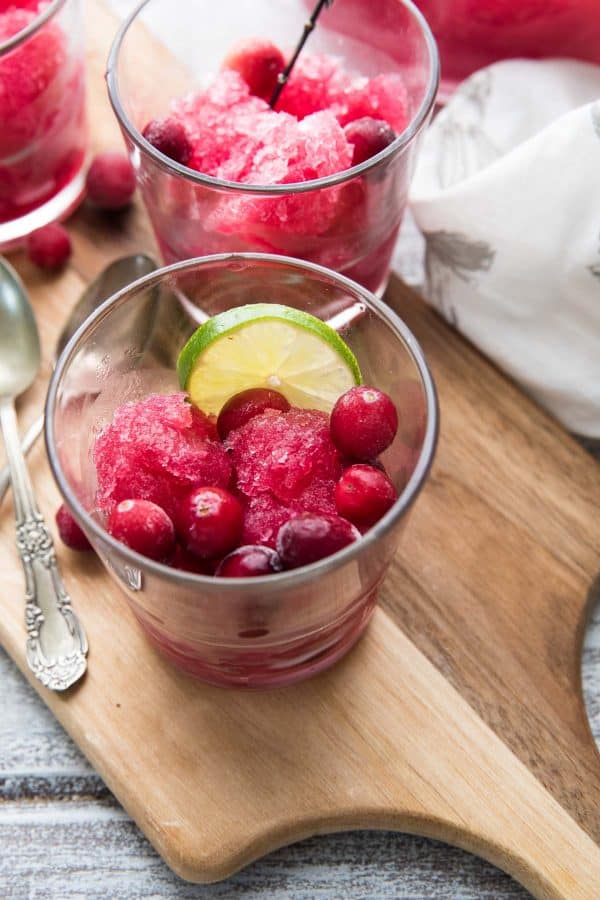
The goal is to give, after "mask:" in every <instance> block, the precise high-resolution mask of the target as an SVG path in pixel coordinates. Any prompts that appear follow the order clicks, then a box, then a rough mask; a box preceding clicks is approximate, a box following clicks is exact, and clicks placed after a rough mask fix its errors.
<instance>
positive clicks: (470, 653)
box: [0, 2, 600, 900]
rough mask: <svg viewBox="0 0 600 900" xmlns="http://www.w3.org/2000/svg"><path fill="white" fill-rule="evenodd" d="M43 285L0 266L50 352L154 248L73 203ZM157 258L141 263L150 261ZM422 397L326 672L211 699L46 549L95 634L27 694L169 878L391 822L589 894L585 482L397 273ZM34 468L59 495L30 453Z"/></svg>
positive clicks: (90, 570) (100, 40)
mask: <svg viewBox="0 0 600 900" xmlns="http://www.w3.org/2000/svg"><path fill="white" fill-rule="evenodd" d="M88 10H89V15H90V19H91V21H90V22H89V23H88V25H89V27H88V34H89V35H90V37H91V46H90V53H89V64H90V119H91V123H92V132H93V143H94V146H95V147H96V148H100V147H103V148H107V147H111V146H115V145H118V142H119V136H118V132H117V129H116V126H115V123H114V121H113V118H112V114H111V112H110V110H109V107H108V104H107V102H106V99H105V90H104V83H103V79H102V73H103V70H104V61H105V58H106V53H107V48H108V44H109V41H110V37H111V36H112V34H113V33H114V30H115V21H114V19H113V18H112V16H111V15H110V14H109V13H107V12H106V10H105V9H103V7H102V6H101V5H100V3H99V2H89V3H88ZM70 230H71V234H72V237H73V241H74V245H75V253H74V257H73V261H72V264H71V265H70V266H69V268H68V269H67V270H66V271H65V272H64V273H63V274H61V275H59V276H56V277H48V276H47V275H44V274H40V273H39V272H37V271H34V269H33V267H32V266H31V265H30V264H28V263H27V261H26V260H25V259H24V258H22V256H20V255H18V254H17V255H15V256H14V257H13V260H12V261H13V262H14V263H15V265H16V267H17V268H18V270H19V271H20V273H21V275H22V277H23V278H24V280H25V283H26V284H27V286H28V288H29V289H30V291H31V295H32V298H33V301H34V304H35V309H36V312H37V315H38V318H39V323H40V328H41V332H42V338H43V344H44V351H45V356H46V364H45V370H44V372H43V373H42V374H41V375H40V377H39V379H38V380H37V383H36V385H35V387H34V388H33V389H32V390H31V391H30V392H29V394H28V395H27V396H26V397H25V398H24V399H23V401H22V403H21V405H20V416H21V421H22V424H23V427H25V426H26V425H27V423H28V422H29V421H31V420H32V419H33V418H34V416H35V415H36V414H37V412H38V411H39V409H40V406H41V404H42V402H43V396H44V392H45V388H46V384H47V379H48V374H49V368H50V366H49V359H50V357H51V354H52V348H53V345H54V339H55V336H56V334H57V332H58V330H59V329H60V325H61V323H62V322H63V320H64V319H65V317H66V316H67V313H68V311H69V309H70V307H71V305H72V304H73V303H74V302H75V300H76V298H77V297H78V295H79V293H80V291H81V289H82V288H83V286H84V284H85V283H86V282H87V281H88V280H89V279H90V278H91V277H93V276H94V275H95V274H96V273H97V272H98V271H99V269H100V268H101V267H102V266H104V265H105V264H106V263H107V262H108V261H109V260H110V259H112V258H114V257H116V256H120V255H122V254H124V253H128V252H131V251H133V250H140V249H150V250H151V251H153V248H154V245H153V241H152V237H151V234H150V230H149V226H148V222H147V220H146V217H145V215H144V212H143V210H142V208H141V204H139V203H138V204H137V205H136V206H135V208H134V209H132V210H131V211H130V212H128V213H126V214H125V215H123V216H122V217H121V218H116V219H115V218H114V217H113V218H107V217H105V216H103V215H101V214H100V213H97V212H93V211H92V210H90V209H87V208H83V209H82V210H81V211H80V212H79V213H78V214H77V215H76V216H75V217H74V218H73V219H72V222H71V229H70ZM153 252H154V251H153ZM387 300H388V302H389V303H390V304H391V305H392V306H393V307H394V308H395V309H396V310H397V311H398V312H399V313H400V314H401V315H402V316H403V317H404V319H405V320H406V321H407V323H408V325H409V326H410V327H411V328H412V330H413V331H414V332H415V334H416V335H417V337H418V339H419V341H420V342H421V344H422V346H423V348H424V350H425V353H426V354H427V356H428V359H429V361H430V363H431V366H432V369H433V372H434V375H435V378H436V380H437V384H438V386H439V391H440V401H441V410H442V435H441V442H440V447H439V453H438V457H437V461H436V463H435V466H434V469H433V472H432V475H431V478H430V480H429V483H428V485H427V487H426V489H425V490H424V492H423V494H422V496H421V498H420V500H419V502H418V503H417V506H416V508H415V510H414V513H413V515H412V519H411V521H410V523H409V527H408V528H407V531H406V534H405V538H404V542H403V545H402V547H401V549H400V552H399V554H398V556H397V558H396V560H395V562H394V564H393V567H392V571H391V573H390V575H389V577H388V578H387V580H386V582H385V586H384V588H383V591H382V597H381V600H382V604H381V605H382V609H381V610H380V611H378V612H377V613H376V615H375V617H374V620H373V623H372V625H371V627H370V629H369V631H368V633H367V635H366V637H365V638H364V639H363V640H362V641H361V642H360V643H359V645H358V646H357V647H356V649H355V650H353V651H352V653H351V654H350V655H349V656H348V657H347V658H346V659H345V660H343V661H342V662H341V663H340V664H338V665H337V666H336V667H335V668H334V669H333V670H331V671H329V672H327V673H325V674H323V675H320V676H318V677H316V678H314V679H313V680H311V681H309V682H307V683H304V684H301V685H297V686H295V687H292V688H287V689H285V690H279V691H273V692H270V693H258V694H248V693H238V692H235V691H230V692H228V691H222V690H219V689H216V688H211V687H207V686H204V685H202V684H199V683H196V682H194V681H192V680H190V679H188V678H186V677H185V676H183V675H180V674H178V673H177V672H176V671H175V670H174V669H172V668H171V667H170V666H169V665H168V664H167V663H165V662H164V661H163V660H162V659H161V658H160V657H159V656H158V655H157V654H156V653H155V652H154V651H153V650H152V649H151V648H150V647H149V646H148V644H147V643H146V642H145V640H144V638H143V637H142V636H141V634H140V632H139V630H138V628H137V626H136V624H135V623H134V621H133V619H132V616H131V615H130V613H129V611H128V609H127V606H126V604H125V601H124V600H123V599H122V598H121V596H120V594H119V593H118V592H117V588H116V587H115V586H114V585H113V583H112V582H111V581H109V579H108V577H106V576H105V575H104V573H103V571H102V569H101V566H100V564H99V563H98V562H97V561H95V560H93V559H90V558H88V557H86V558H82V557H78V556H76V555H75V554H71V553H69V551H67V550H63V549H60V550H59V555H60V560H61V564H62V566H63V568H64V572H65V580H66V581H67V584H68V587H69V589H70V592H71V594H72V596H73V599H74V602H75V604H76V607H77V610H78V612H79V614H80V615H81V618H82V619H83V622H84V625H85V628H86V630H87V633H88V635H89V638H90V644H91V651H90V657H89V672H88V675H87V676H86V678H85V680H84V682H83V683H82V684H81V685H80V686H79V687H77V688H76V689H74V690H73V691H72V692H71V693H70V694H69V695H67V696H60V695H53V694H51V693H49V692H47V691H45V690H44V689H43V688H42V687H41V686H40V685H39V684H38V683H37V682H35V681H33V680H32V679H30V680H31V682H32V684H33V686H34V687H35V689H36V690H37V691H38V692H39V693H40V695H41V696H42V697H43V699H44V700H45V702H46V703H47V704H48V706H49V707H50V708H51V709H52V710H53V712H54V713H55V715H56V716H57V718H58V719H59V720H60V721H61V722H62V724H63V725H64V727H65V728H66V729H67V731H68V732H69V734H71V735H72V737H73V738H74V740H75V741H76V742H77V743H78V744H79V746H80V747H81V748H82V750H83V751H84V753H85V754H86V755H87V756H88V757H89V759H90V761H91V762H92V764H93V765H94V766H95V767H96V768H97V770H98V771H99V772H100V774H101V775H102V776H103V778H104V779H105V780H106V783H107V784H108V786H109V787H110V789H111V790H112V791H113V792H114V794H115V795H116V796H117V797H118V799H119V800H120V801H121V802H122V804H123V806H124V807H125V808H126V809H127V811H128V812H129V813H130V814H131V816H132V817H133V818H134V819H135V820H136V822H137V823H138V824H139V826H140V828H142V830H143V831H144V832H145V834H146V835H147V836H148V838H149V839H150V840H151V841H152V843H153V844H154V846H155V847H156V848H157V849H158V851H159V852H160V853H161V854H162V855H163V857H164V859H165V861H166V862H167V863H168V864H169V865H170V866H171V867H172V868H173V869H174V870H175V871H176V872H178V873H179V874H180V875H182V876H183V877H184V878H187V879H190V880H193V881H212V880H217V879H221V878H225V877H226V876H227V875H229V874H230V873H232V872H233V871H235V870H236V869H238V868H240V867H241V866H244V865H246V864H247V863H249V862H250V861H251V860H253V859H255V858H256V857H257V856H260V855H262V854H264V853H267V852H269V851H270V850H273V849H274V848H276V847H278V846H280V845H282V844H285V843H288V842H291V841H295V840H298V839H300V838H303V837H305V836H307V835H311V834H315V833H325V832H329V831H334V830H339V829H350V828H392V829H398V830H404V831H410V832H418V833H421V834H425V835H429V836H432V837H435V838H439V839H441V840H444V841H448V842H450V843H453V844H456V845H458V846H460V847H463V848H465V849H467V850H470V851H472V852H474V853H477V854H479V855H481V856H483V857H486V858H487V859H489V860H491V861H492V862H494V863H495V864H497V865H498V866H500V867H501V868H503V869H505V870H506V871H507V872H509V873H510V874H512V875H513V876H514V877H515V878H516V879H518V880H519V881H520V882H522V884H523V885H525V886H526V887H527V888H529V890H530V891H531V892H532V893H533V894H534V895H536V896H538V897H544V898H568V900H579V898H586V900H598V898H599V897H600V849H599V847H598V842H599V841H600V759H599V756H598V753H597V751H596V748H595V745H594V742H593V739H592V736H591V734H590V731H589V728H588V725H587V720H586V715H585V711H584V706H583V702H582V696H581V686H580V654H581V643H582V636H583V631H584V627H585V621H586V610H587V608H588V605H589V603H590V600H591V598H592V596H593V584H594V579H595V578H596V577H597V575H598V572H599V570H600V515H599V510H600V469H599V468H598V466H597V464H596V463H595V462H594V461H593V460H592V458H591V457H589V456H588V455H587V454H586V453H585V452H584V451H583V450H582V449H581V448H580V447H579V446H578V445H577V444H576V443H575V442H574V441H573V440H572V439H571V438H570V437H569V436H568V435H567V434H566V433H565V432H564V431H563V430H562V429H561V428H560V427H559V426H558V425H556V424H555V423H554V422H553V421H551V420H550V419H549V418H548V417H547V416H546V415H545V414H544V413H543V412H541V411H540V410H539V409H538V408H537V407H536V406H534V405H533V404H532V403H531V402H530V401H529V400H528V399H527V398H526V397H525V396H524V395H523V394H522V393H521V392H520V391H519V390H518V389H517V388H516V387H515V386H514V385H513V384H511V383H510V382H509V381H507V380H506V378H505V377H504V376H502V375H501V374H500V373H499V372H498V371H496V369H494V368H493V366H491V365H490V364H489V363H488V362H486V361H485V359H483V358H482V357H481V356H480V355H479V354H478V353H477V352H476V351H475V350H473V349H472V348H471V347H470V346H469V345H467V344H466V343H465V341H463V340H462V339H461V338H460V337H458V336H457V335H456V334H455V333H454V332H452V331H451V330H449V329H448V327H447V326H446V325H445V324H444V323H443V322H442V321H441V320H440V318H439V317H438V316H437V315H436V313H435V312H433V311H432V310H431V309H429V308H428V307H426V306H425V304H424V303H423V302H422V300H420V299H419V298H418V297H417V296H415V295H414V294H413V293H412V292H411V291H410V290H408V289H407V288H406V287H405V286H403V285H402V284H401V283H400V282H399V281H397V280H393V281H392V284H391V286H390V289H389V291H388V294H387ZM30 460H31V471H32V475H33V478H34V481H35V485H36V489H37V492H38V496H39V499H40V501H41V506H42V508H43V510H44V512H45V513H46V514H47V515H48V517H51V516H52V514H53V511H54V510H55V508H56V506H57V504H58V502H59V500H58V495H57V492H56V488H55V486H54V484H53V482H52V479H51V476H50V473H49V470H48V466H47V463H46V459H45V453H44V448H43V447H42V445H41V444H40V445H39V446H38V447H37V448H36V450H35V451H34V453H33V454H32V456H31V457H30ZM0 570H1V572H2V588H1V590H0V595H1V597H0V640H1V641H2V643H3V645H4V646H5V647H6V649H7V650H8V652H9V653H10V655H11V656H12V657H13V659H14V660H15V661H16V663H17V664H18V665H19V666H20V668H21V669H22V670H23V671H24V673H25V675H26V677H28V678H29V674H28V673H27V671H26V667H25V662H24V652H23V650H24V646H25V630H24V625H23V601H22V598H23V577H22V573H21V569H20V566H19V564H18V561H17V557H16V553H15V550H14V533H13V522H12V509H11V503H10V500H7V501H5V503H4V505H3V507H2V508H1V509H0Z"/></svg>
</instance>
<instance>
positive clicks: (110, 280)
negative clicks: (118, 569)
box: [0, 253, 157, 503]
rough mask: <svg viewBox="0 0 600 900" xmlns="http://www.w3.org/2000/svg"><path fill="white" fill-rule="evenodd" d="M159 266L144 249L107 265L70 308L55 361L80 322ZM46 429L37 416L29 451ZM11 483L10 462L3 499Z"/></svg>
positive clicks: (0, 472)
mask: <svg viewBox="0 0 600 900" xmlns="http://www.w3.org/2000/svg"><path fill="white" fill-rule="evenodd" d="M156 268H157V265H156V263H155V261H154V260H153V259H151V258H150V257H149V256H146V255H145V254H144V253H135V254H133V255H132V256H123V257H122V258H121V259H117V260H115V261H114V262H112V263H110V264H109V265H108V266H106V268H104V269H103V270H102V271H101V272H100V274H99V275H98V276H97V277H96V278H95V279H94V280H93V281H92V282H90V284H89V285H88V286H87V288H86V289H85V290H84V292H83V293H82V295H81V297H80V298H79V300H78V301H77V303H76V304H75V306H74V307H73V309H72V310H71V314H70V316H69V318H68V319H67V321H66V322H65V324H64V326H63V329H62V331H61V333H60V334H59V336H58V340H57V341H56V347H55V350H54V361H55V362H56V360H57V359H58V357H59V356H60V354H61V353H62V351H63V350H64V349H65V347H66V346H67V344H68V342H69V340H70V339H71V338H72V336H73V335H74V334H75V332H76V331H77V329H78V328H79V326H80V325H81V324H82V323H83V322H84V321H85V320H86V319H87V317H88V316H89V315H90V314H91V313H93V312H94V310H95V309H96V308H97V307H98V306H100V304H101V303H103V302H104V301H105V300H107V299H108V298H109V297H112V295H113V294H116V293H117V291H120V290H121V288H124V287H126V286H127V285H128V284H131V282H132V281H136V280H137V279H138V278H141V277H142V276H143V275H149V274H150V272H153V271H154V270H155V269H156ZM43 430H44V416H43V415H41V416H38V418H37V419H36V420H35V421H34V422H33V423H32V424H31V425H30V426H29V428H28V429H27V431H26V432H25V436H24V437H23V440H22V441H21V449H22V450H23V453H25V454H27V453H29V451H30V450H31V448H32V447H33V446H34V444H35V443H36V441H37V440H38V438H39V436H40V435H41V433H42V431H43ZM9 484H10V471H9V468H8V466H5V467H4V468H3V469H0V503H2V501H3V500H4V495H5V494H6V491H7V490H8V486H9Z"/></svg>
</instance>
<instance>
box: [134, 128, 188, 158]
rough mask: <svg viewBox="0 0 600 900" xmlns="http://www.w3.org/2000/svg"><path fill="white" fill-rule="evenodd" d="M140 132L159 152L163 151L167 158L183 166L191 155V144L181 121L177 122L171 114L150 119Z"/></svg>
mask: <svg viewBox="0 0 600 900" xmlns="http://www.w3.org/2000/svg"><path fill="white" fill-rule="evenodd" d="M142 134H143V135H144V137H145V138H146V140H147V141H148V142H149V143H150V144H152V146H153V147H156V149H157V150H158V151H160V153H164V155H165V156H168V157H169V159H172V160H174V161H175V162H178V163H181V164H182V165H183V166H185V164H186V163H187V162H188V160H189V158H190V156H191V155H192V145H191V143H190V140H189V138H188V136H187V134H186V130H185V128H184V127H183V125H182V124H181V122H178V121H177V119H174V118H173V117H172V116H166V117H165V118H163V119H152V121H151V122H148V124H147V125H146V127H145V128H144V130H143V132H142Z"/></svg>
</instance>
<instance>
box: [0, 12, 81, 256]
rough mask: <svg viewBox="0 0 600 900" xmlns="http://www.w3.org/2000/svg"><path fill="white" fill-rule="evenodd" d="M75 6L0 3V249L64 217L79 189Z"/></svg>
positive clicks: (78, 39)
mask: <svg viewBox="0 0 600 900" xmlns="http://www.w3.org/2000/svg"><path fill="white" fill-rule="evenodd" d="M80 13H81V10H80V3H79V2H78V0H66V2H65V0H62V2H61V0H58V2H57V0H55V2H52V3H51V2H44V0H42V2H40V0H12V2H6V0H3V2H0V247H2V248H4V249H6V248H7V247H10V246H11V245H14V244H18V243H20V241H21V240H22V239H23V238H24V237H26V236H27V235H28V234H29V233H30V232H31V231H34V230H35V229H36V228H39V227H41V226H42V225H45V224H47V223H48V222H50V221H52V220H54V219H56V218H60V217H62V216H63V215H66V214H67V213H68V212H69V211H70V210H71V209H72V208H73V207H74V206H75V205H76V204H77V202H78V201H79V199H80V197H81V195H82V190H83V176H82V172H81V170H82V166H83V162H84V158H85V145H86V133H85V116H84V100H85V91H84V70H83V48H82V33H81V22H80Z"/></svg>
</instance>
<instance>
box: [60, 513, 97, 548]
mask: <svg viewBox="0 0 600 900" xmlns="http://www.w3.org/2000/svg"><path fill="white" fill-rule="evenodd" d="M56 525H57V528H58V533H59V535H60V537H61V540H62V542H63V544H66V546H67V547H69V548H70V549H71V550H78V551H79V552H81V553H83V552H85V551H86V550H91V549H92V545H91V544H90V542H89V541H88V539H87V538H86V536H85V534H84V533H83V531H82V530H81V528H80V527H79V525H78V524H77V522H76V521H75V519H74V518H73V516H72V514H71V512H70V511H69V510H68V509H67V507H66V506H65V504H64V503H63V504H62V506H59V508H58V510H57V512H56Z"/></svg>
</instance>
